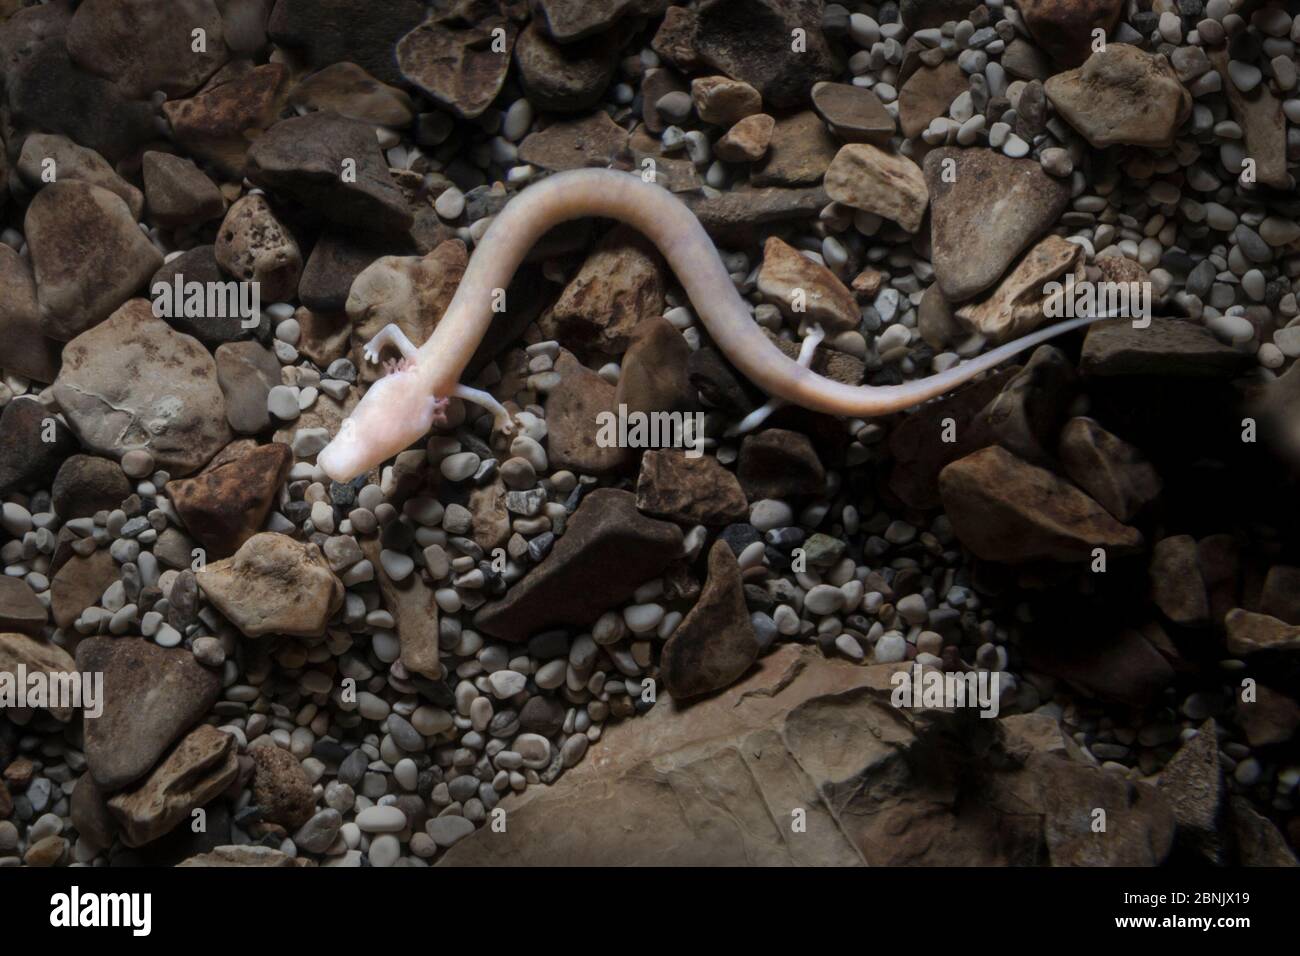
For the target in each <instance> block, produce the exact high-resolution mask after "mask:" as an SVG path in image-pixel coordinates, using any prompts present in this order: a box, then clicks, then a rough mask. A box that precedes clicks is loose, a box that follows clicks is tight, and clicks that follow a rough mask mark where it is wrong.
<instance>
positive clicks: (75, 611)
mask: <svg viewBox="0 0 1300 956" xmlns="http://www.w3.org/2000/svg"><path fill="white" fill-rule="evenodd" d="M188 563H189V562H188V561H187V562H186V564H188ZM117 574H118V572H117V562H115V561H114V560H113V558H112V557H111V556H110V555H109V553H108V550H107V549H106V548H105V549H102V550H99V551H95V552H92V553H91V554H90V555H88V556H86V557H82V556H81V555H77V554H74V555H72V556H71V557H70V558H68V560H67V562H66V563H64V565H63V567H61V568H59V570H58V573H57V574H55V575H54V580H53V581H52V582H51V583H50V599H51V600H50V610H51V611H52V612H53V615H54V624H55V626H57V627H62V628H69V627H71V626H72V625H73V623H74V622H75V621H76V620H77V618H79V617H80V616H81V612H82V611H84V610H85V609H86V608H88V607H94V606H95V605H96V604H97V603H99V599H100V596H101V595H103V593H104V591H105V590H107V589H108V586H109V585H110V584H112V583H113V582H114V581H116V580H117Z"/></svg>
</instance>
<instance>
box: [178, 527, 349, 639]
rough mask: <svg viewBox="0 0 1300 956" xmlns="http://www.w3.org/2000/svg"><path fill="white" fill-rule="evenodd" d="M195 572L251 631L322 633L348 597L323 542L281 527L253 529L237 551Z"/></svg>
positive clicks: (207, 591) (202, 586)
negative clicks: (285, 532)
mask: <svg viewBox="0 0 1300 956" xmlns="http://www.w3.org/2000/svg"><path fill="white" fill-rule="evenodd" d="M195 577H196V579H197V580H198V585H199V590H201V591H202V592H203V594H204V596H205V597H206V598H207V599H208V600H209V601H211V602H212V603H213V605H214V606H215V607H216V608H217V610H219V611H220V612H221V613H222V614H224V615H225V616H226V617H228V618H229V619H230V620H231V622H233V623H234V624H235V626H236V627H238V628H239V629H240V631H241V632H243V634H244V635H245V636H246V637H261V636H263V635H265V634H290V635H297V636H300V637H319V636H321V635H322V634H324V633H325V624H326V622H327V621H328V620H329V619H330V617H331V616H332V615H333V614H334V612H335V611H337V610H338V609H339V607H340V605H342V603H343V584H342V582H341V581H339V579H338V578H336V577H335V576H334V573H333V572H332V571H331V570H330V568H329V563H328V562H326V560H325V557H324V555H322V554H321V552H320V548H318V547H316V545H314V544H307V543H304V542H301V541H295V540H294V539H293V538H290V537H288V536H287V535H283V534H276V533H275V532H269V531H267V532H262V533H260V534H255V535H253V536H252V537H251V538H249V539H248V540H247V541H245V542H244V543H243V544H242V545H240V547H239V550H238V551H236V552H235V554H234V556H233V557H229V558H225V559H223V560H221V561H213V562H210V563H209V564H208V565H207V566H206V567H204V568H202V569H200V570H199V571H198V572H197V574H196V575H195Z"/></svg>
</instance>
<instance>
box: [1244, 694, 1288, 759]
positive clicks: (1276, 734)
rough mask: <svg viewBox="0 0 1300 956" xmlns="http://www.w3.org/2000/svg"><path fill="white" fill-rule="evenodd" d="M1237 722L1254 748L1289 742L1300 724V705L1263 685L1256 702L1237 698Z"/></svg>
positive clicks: (1256, 696)
mask: <svg viewBox="0 0 1300 956" xmlns="http://www.w3.org/2000/svg"><path fill="white" fill-rule="evenodd" d="M1236 718H1237V724H1238V726H1240V727H1241V729H1242V730H1243V731H1244V732H1245V734H1246V741H1247V743H1249V744H1250V745H1251V746H1252V747H1268V746H1271V745H1272V744H1281V743H1286V742H1287V741H1288V740H1290V739H1291V738H1292V737H1294V736H1295V732H1296V728H1297V727H1300V704H1297V703H1296V702H1295V701H1294V700H1292V699H1291V698H1290V697H1288V696H1286V695H1285V694H1282V693H1279V692H1278V691H1275V690H1272V689H1271V688H1268V687H1265V686H1264V685H1263V684H1259V685H1257V686H1256V687H1255V699H1254V700H1253V701H1243V700H1238V701H1237V709H1236Z"/></svg>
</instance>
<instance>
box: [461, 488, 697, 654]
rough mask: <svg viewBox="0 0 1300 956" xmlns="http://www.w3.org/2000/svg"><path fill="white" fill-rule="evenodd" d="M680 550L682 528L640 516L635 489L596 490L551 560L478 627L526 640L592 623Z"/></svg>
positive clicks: (484, 613) (481, 615)
mask: <svg viewBox="0 0 1300 956" xmlns="http://www.w3.org/2000/svg"><path fill="white" fill-rule="evenodd" d="M681 546H682V532H681V529H680V528H678V527H677V526H676V525H673V524H669V523H668V522H666V521H657V520H655V519H654V518H647V517H645V516H644V515H642V514H640V513H639V512H638V511H637V510H636V500H635V497H634V496H633V495H632V493H631V492H628V491H618V490H615V489H613V488H601V489H598V490H596V491H592V492H590V493H588V494H587V495H586V496H585V497H584V498H583V499H582V504H581V505H579V506H578V510H577V511H576V512H574V514H573V516H572V517H571V518H570V519H569V523H568V527H567V529H566V530H565V532H564V535H563V536H562V537H560V539H559V540H558V541H557V542H556V544H555V547H554V548H553V549H552V551H551V553H550V555H548V556H547V558H546V560H544V561H543V562H542V563H541V564H539V565H537V567H535V568H533V570H531V571H530V572H528V575H527V576H526V577H525V578H524V579H523V580H522V581H519V582H518V583H516V584H515V585H513V586H512V587H511V588H510V590H509V591H507V592H506V596H505V597H504V598H502V599H501V600H499V601H496V602H494V603H492V604H488V605H486V606H485V607H484V608H482V609H481V610H480V611H479V612H478V614H477V615H476V616H475V618H474V623H475V626H476V627H477V628H478V629H479V630H481V631H483V632H485V633H487V634H491V635H492V636H494V637H499V638H501V639H502V640H507V641H522V640H525V639H526V638H528V637H529V636H530V635H532V634H535V633H538V632H540V631H544V630H546V629H547V628H549V627H552V626H554V625H557V624H571V625H576V626H585V625H588V624H591V623H592V622H593V621H595V620H596V618H597V617H599V616H600V614H601V612H603V611H605V610H606V609H608V608H610V607H614V606H616V605H618V604H619V603H621V602H622V601H623V600H625V599H626V598H628V597H630V596H631V595H632V593H633V592H634V591H635V590H636V589H637V588H638V587H640V586H641V585H642V584H644V583H645V582H646V581H648V580H649V579H650V578H652V577H654V576H655V575H657V574H659V573H661V572H662V571H663V569H664V568H666V567H667V566H668V562H669V561H671V560H672V559H673V558H675V557H677V555H678V553H679V552H680V551H681Z"/></svg>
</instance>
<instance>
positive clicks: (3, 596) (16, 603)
mask: <svg viewBox="0 0 1300 956" xmlns="http://www.w3.org/2000/svg"><path fill="white" fill-rule="evenodd" d="M48 617H49V613H48V612H47V611H46V610H45V605H44V604H42V603H41V602H40V601H39V600H38V599H37V597H36V594H35V592H34V591H32V589H31V588H30V587H28V585H27V582H26V581H24V580H23V579H22V578H11V577H8V576H5V577H0V631H16V632H17V633H19V634H27V635H30V636H31V637H40V636H41V631H43V630H44V629H45V623H46V619H47V618H48Z"/></svg>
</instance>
